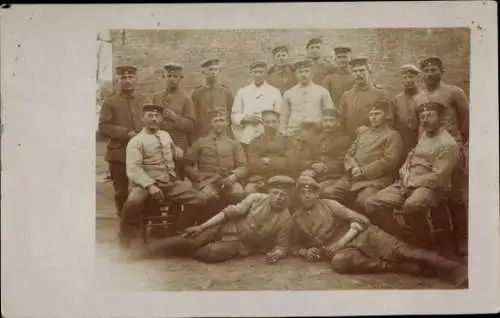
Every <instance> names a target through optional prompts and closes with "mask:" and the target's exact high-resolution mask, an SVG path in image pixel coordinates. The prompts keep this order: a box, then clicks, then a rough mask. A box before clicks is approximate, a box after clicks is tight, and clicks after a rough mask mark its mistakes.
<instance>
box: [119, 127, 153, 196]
mask: <svg viewBox="0 0 500 318" xmlns="http://www.w3.org/2000/svg"><path fill="white" fill-rule="evenodd" d="M126 167H127V177H128V178H129V179H130V180H132V181H133V182H135V183H137V184H138V185H140V186H141V187H143V188H146V187H147V186H150V185H152V184H154V183H155V180H154V179H153V178H151V177H150V176H149V175H148V174H147V173H146V172H145V171H144V169H143V152H142V142H141V140H140V139H139V138H137V137H134V138H132V139H131V140H130V142H129V143H128V145H127V153H126Z"/></svg>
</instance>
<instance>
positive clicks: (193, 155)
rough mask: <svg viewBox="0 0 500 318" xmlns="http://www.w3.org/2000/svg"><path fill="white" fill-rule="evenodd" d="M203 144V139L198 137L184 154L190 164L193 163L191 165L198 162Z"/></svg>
mask: <svg viewBox="0 0 500 318" xmlns="http://www.w3.org/2000/svg"><path fill="white" fill-rule="evenodd" d="M202 144H203V139H198V140H197V141H195V142H194V143H193V144H192V145H191V147H189V148H188V150H187V151H186V154H185V155H184V159H185V160H186V161H187V162H188V163H189V164H191V165H197V164H198V159H199V152H200V147H201V145H202Z"/></svg>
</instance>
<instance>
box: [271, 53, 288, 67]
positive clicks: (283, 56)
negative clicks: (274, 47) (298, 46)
mask: <svg viewBox="0 0 500 318" xmlns="http://www.w3.org/2000/svg"><path fill="white" fill-rule="evenodd" d="M274 58H275V59H276V61H277V62H278V64H284V63H285V62H286V60H287V59H288V53H287V52H284V51H280V52H277V53H276V54H275V55H274Z"/></svg>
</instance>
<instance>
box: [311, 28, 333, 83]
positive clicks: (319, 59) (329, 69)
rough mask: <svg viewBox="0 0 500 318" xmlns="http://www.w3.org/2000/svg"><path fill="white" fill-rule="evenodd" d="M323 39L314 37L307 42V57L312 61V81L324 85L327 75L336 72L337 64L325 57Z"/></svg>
mask: <svg viewBox="0 0 500 318" xmlns="http://www.w3.org/2000/svg"><path fill="white" fill-rule="evenodd" d="M322 45H323V40H321V39H320V38H312V39H310V40H309V41H308V42H307V44H306V53H307V54H306V55H307V58H308V59H310V60H311V61H312V73H313V77H312V81H313V82H314V83H315V84H317V85H323V82H324V81H325V76H326V75H328V74H331V73H333V72H335V66H334V65H333V64H332V63H330V62H329V61H328V60H326V59H325V58H324V57H323V48H322Z"/></svg>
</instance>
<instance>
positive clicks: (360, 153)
mask: <svg viewBox="0 0 500 318" xmlns="http://www.w3.org/2000/svg"><path fill="white" fill-rule="evenodd" d="M390 105H391V104H390V102H389V101H388V100H378V101H376V102H375V103H373V105H372V106H371V107H370V108H369V110H368V114H369V115H368V117H369V122H370V126H369V127H361V128H360V129H359V130H358V137H357V138H356V139H355V140H354V143H353V144H352V145H351V147H350V148H349V150H348V151H347V154H346V157H345V163H344V167H345V170H346V176H345V177H344V178H342V179H341V181H339V182H338V183H337V184H336V191H337V192H336V193H337V194H338V195H339V194H340V193H342V191H344V199H343V200H340V201H345V200H346V199H347V200H349V199H348V196H350V195H354V196H355V204H356V205H357V208H356V210H357V209H363V208H364V204H365V201H366V200H367V199H368V198H370V197H371V196H373V195H375V194H376V193H377V192H378V191H380V190H382V189H384V188H385V187H387V186H388V185H390V184H391V183H392V181H393V180H394V176H395V175H396V173H397V164H398V163H399V161H400V159H401V154H402V151H403V141H402V140H401V136H400V135H399V134H398V132H397V131H395V130H394V129H392V128H390V127H389V125H388V124H387V121H388V114H389V113H390Z"/></svg>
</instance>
